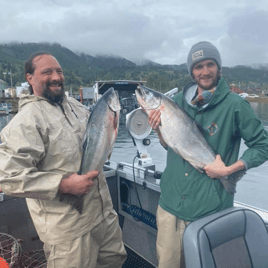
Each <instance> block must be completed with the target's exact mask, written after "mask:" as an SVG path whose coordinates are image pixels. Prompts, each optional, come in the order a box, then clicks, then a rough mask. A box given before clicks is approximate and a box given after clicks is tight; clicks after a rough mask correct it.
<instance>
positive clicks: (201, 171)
mask: <svg viewBox="0 0 268 268" xmlns="http://www.w3.org/2000/svg"><path fill="white" fill-rule="evenodd" d="M190 164H191V165H192V166H193V167H194V168H195V169H197V171H199V172H200V173H203V172H204V169H203V167H200V166H198V165H195V164H193V163H190Z"/></svg>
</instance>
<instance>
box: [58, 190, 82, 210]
mask: <svg viewBox="0 0 268 268" xmlns="http://www.w3.org/2000/svg"><path fill="white" fill-rule="evenodd" d="M60 202H63V203H65V204H69V205H71V206H72V207H73V208H75V209H76V210H77V211H78V212H79V213H80V214H82V211H83V206H84V195H80V196H75V195H72V194H60Z"/></svg>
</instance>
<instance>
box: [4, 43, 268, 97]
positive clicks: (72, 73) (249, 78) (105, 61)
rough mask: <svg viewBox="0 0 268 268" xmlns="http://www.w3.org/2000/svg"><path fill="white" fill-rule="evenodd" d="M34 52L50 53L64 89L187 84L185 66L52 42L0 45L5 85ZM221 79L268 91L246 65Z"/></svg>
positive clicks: (263, 72) (264, 78)
mask: <svg viewBox="0 0 268 268" xmlns="http://www.w3.org/2000/svg"><path fill="white" fill-rule="evenodd" d="M36 51H47V52H50V53H51V54H53V55H54V56H55V57H56V58H57V59H58V61H59V62H60V64H61V66H62V67H63V69H64V75H65V87H66V89H67V90H68V89H70V88H72V90H73V91H78V89H79V87H80V86H92V85H93V84H94V83H95V81H99V80H145V81H147V86H148V87H152V88H154V89H157V90H161V91H162V92H165V91H167V90H170V89H172V88H174V87H178V88H179V89H181V88H182V87H183V85H185V84H186V83H187V82H189V81H191V78H190V76H189V75H188V71H187V68H186V64H181V65H160V64H156V63H153V62H150V61H147V62H145V65H137V64H135V63H133V62H131V61H129V60H126V59H124V58H120V57H109V56H96V57H93V56H90V55H86V54H80V55H79V54H76V53H74V52H72V51H71V50H69V49H67V48H65V47H62V46H61V45H60V44H57V43H54V44H49V43H38V44H37V43H27V44H24V43H12V44H2V45H0V79H2V80H4V81H5V82H6V83H7V85H8V86H10V85H11V75H10V72H11V73H12V86H16V85H20V83H22V82H24V81H25V79H24V62H25V60H26V59H27V58H28V57H29V55H30V54H32V53H33V52H36ZM222 73H223V76H224V77H225V78H226V80H227V82H228V83H229V84H233V83H235V84H237V85H238V84H240V87H241V88H262V89H268V70H267V69H265V68H261V69H253V68H251V67H247V66H236V67H234V68H227V67H223V70H222Z"/></svg>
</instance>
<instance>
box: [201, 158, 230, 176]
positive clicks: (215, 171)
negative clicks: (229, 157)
mask: <svg viewBox="0 0 268 268" xmlns="http://www.w3.org/2000/svg"><path fill="white" fill-rule="evenodd" d="M204 170H205V172H206V173H207V175H208V176H209V177H210V178H213V179H220V178H222V177H224V176H228V175H230V173H229V168H228V167H226V166H225V164H224V162H223V161H222V160H221V156H220V155H219V154H218V155H216V159H215V161H214V162H213V163H211V164H208V165H206V166H205V167H204Z"/></svg>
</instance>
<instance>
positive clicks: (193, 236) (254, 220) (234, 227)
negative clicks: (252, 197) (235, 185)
mask: <svg viewBox="0 0 268 268" xmlns="http://www.w3.org/2000/svg"><path fill="white" fill-rule="evenodd" d="M183 247H184V255H185V264H186V268H201V267H202V268H214V267H217V268H227V267H228V268H263V267H268V234H267V229H266V226H265V223H264V221H263V220H262V218H261V217H260V216H259V215H258V214H257V213H255V212H254V211H252V210H249V209H245V208H234V207H233V208H228V209H226V210H223V211H220V212H218V213H215V214H213V215H210V216H207V217H204V218H201V219H199V220H197V221H194V222H192V223H190V224H189V225H188V226H187V228H186V229H185V232H184V235H183Z"/></svg>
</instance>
